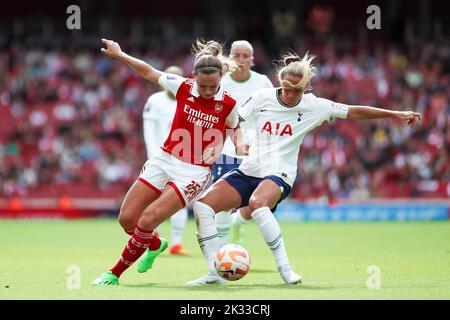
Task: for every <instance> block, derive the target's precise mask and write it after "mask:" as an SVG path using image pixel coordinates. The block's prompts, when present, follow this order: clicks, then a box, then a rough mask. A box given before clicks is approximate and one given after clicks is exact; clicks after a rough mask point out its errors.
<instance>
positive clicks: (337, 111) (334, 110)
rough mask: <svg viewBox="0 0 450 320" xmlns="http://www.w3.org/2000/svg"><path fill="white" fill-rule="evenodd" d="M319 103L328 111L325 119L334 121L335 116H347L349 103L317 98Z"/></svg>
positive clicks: (344, 117)
mask: <svg viewBox="0 0 450 320" xmlns="http://www.w3.org/2000/svg"><path fill="white" fill-rule="evenodd" d="M317 103H318V104H319V107H320V108H321V109H323V110H324V111H325V112H326V119H325V120H328V121H333V120H334V119H335V118H341V119H346V118H347V114H348V108H349V107H348V105H346V104H343V103H338V102H334V101H331V100H328V99H324V98H317Z"/></svg>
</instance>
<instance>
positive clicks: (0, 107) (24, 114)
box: [0, 39, 450, 201]
mask: <svg viewBox="0 0 450 320" xmlns="http://www.w3.org/2000/svg"><path fill="white" fill-rule="evenodd" d="M254 45H255V70H257V71H259V72H262V73H265V74H267V75H268V76H269V78H270V79H271V80H272V81H273V83H274V84H275V85H278V84H277V82H276V78H275V74H276V72H275V69H274V66H273V64H272V61H271V60H270V59H271V58H270V57H271V56H277V55H278V53H274V54H272V53H269V52H268V50H267V49H265V48H264V46H263V45H261V44H259V43H254ZM99 48H100V43H99V46H98V48H93V49H92V50H88V49H84V50H81V51H79V50H75V51H73V50H69V51H67V50H62V49H61V50H60V49H55V48H52V49H46V48H42V47H27V46H24V45H21V44H20V43H18V42H13V43H12V44H10V45H9V46H8V47H7V48H4V49H3V50H1V51H0V119H1V121H0V124H1V125H0V196H3V197H11V196H14V195H19V196H22V195H28V196H55V195H61V194H68V195H70V194H76V195H78V196H80V197H83V196H86V197H89V196H95V197H101V196H105V197H111V196H115V197H120V196H123V195H124V193H125V192H126V190H127V189H128V187H129V185H130V184H131V183H132V181H134V179H136V177H137V176H138V174H139V171H140V169H141V166H142V164H143V163H144V162H145V158H146V152H145V145H144V140H143V137H142V108H143V106H144V103H145V101H146V99H147V97H148V96H149V95H150V94H151V93H153V92H155V91H157V90H159V88H158V87H157V86H154V85H152V84H150V83H148V82H146V81H144V80H142V79H140V78H139V77H138V76H137V75H136V74H135V73H134V72H133V71H132V70H131V69H129V68H128V67H127V66H126V65H124V64H122V63H120V62H117V61H115V60H113V59H109V58H107V57H105V56H102V55H101V53H100V51H99ZM292 49H293V50H294V51H296V52H297V53H299V54H303V53H304V52H306V51H310V52H311V53H312V54H315V55H316V56H317V59H316V60H315V64H316V65H317V66H318V71H317V75H316V77H315V78H314V80H313V92H314V93H315V94H316V95H318V96H321V97H324V98H329V99H331V100H335V101H339V102H343V103H349V104H359V105H371V106H375V107H384V108H388V109H395V110H404V109H411V110H416V111H418V112H421V113H422V114H423V115H424V118H423V119H422V121H421V123H420V125H419V126H416V127H408V126H404V125H402V124H400V123H394V122H393V121H392V120H377V121H371V122H370V123H369V122H367V123H364V122H359V123H358V122H356V121H339V120H337V121H335V122H334V123H332V124H325V125H323V126H322V127H321V128H320V129H317V130H316V131H314V132H313V133H311V134H310V135H308V136H307V137H306V138H305V140H304V142H303V145H302V147H301V152H300V157H299V166H298V168H299V174H298V177H297V181H296V184H295V186H294V189H293V191H292V193H291V197H292V198H294V199H298V200H301V201H305V200H310V199H317V198H326V199H338V198H358V199H364V198H369V197H415V196H420V197H434V198H442V197H448V196H450V104H449V96H450V81H449V80H450V79H449V78H450V44H449V43H441V44H436V43H433V44H432V43H420V42H416V43H411V44H410V45H407V46H398V45H392V44H387V43H380V44H377V45H367V44H365V45H361V44H357V43H351V42H345V41H326V42H325V41H315V40H308V41H305V39H302V41H298V44H297V45H296V46H295V47H293V48H292ZM130 53H132V54H133V55H136V56H139V57H143V58H144V60H147V61H149V62H150V63H151V64H152V65H153V66H155V67H156V68H159V69H163V68H165V67H167V66H168V65H172V64H177V65H180V66H182V67H183V69H184V70H185V72H188V70H192V64H193V56H192V55H191V54H190V52H189V48H188V47H187V46H184V47H183V44H180V48H177V50H171V51H163V50H157V49H148V50H145V51H134V52H133V51H130ZM186 75H187V74H186Z"/></svg>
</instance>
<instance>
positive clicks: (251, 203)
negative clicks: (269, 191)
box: [248, 199, 269, 212]
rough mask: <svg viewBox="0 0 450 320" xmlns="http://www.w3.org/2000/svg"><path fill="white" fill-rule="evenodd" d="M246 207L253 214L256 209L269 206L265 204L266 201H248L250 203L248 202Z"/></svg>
mask: <svg viewBox="0 0 450 320" xmlns="http://www.w3.org/2000/svg"><path fill="white" fill-rule="evenodd" d="M248 206H249V207H250V210H251V211H252V212H253V211H255V210H256V209H259V208H263V207H268V206H269V204H268V203H267V201H264V200H260V199H250V201H249V202H248Z"/></svg>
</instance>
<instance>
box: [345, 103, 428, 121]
mask: <svg viewBox="0 0 450 320" xmlns="http://www.w3.org/2000/svg"><path fill="white" fill-rule="evenodd" d="M381 118H393V119H398V120H401V121H405V122H406V123H407V124H408V125H413V124H415V122H416V121H418V120H420V119H421V115H420V113H418V112H414V111H393V110H386V109H380V108H373V107H366V106H350V107H349V109H348V114H347V119H352V120H367V119H381Z"/></svg>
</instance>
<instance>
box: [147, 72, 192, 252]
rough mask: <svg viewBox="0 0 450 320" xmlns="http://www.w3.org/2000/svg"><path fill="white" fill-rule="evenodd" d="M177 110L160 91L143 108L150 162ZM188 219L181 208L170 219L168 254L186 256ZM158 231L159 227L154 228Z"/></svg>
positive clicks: (174, 102) (171, 97)
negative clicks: (185, 237) (184, 245)
mask: <svg viewBox="0 0 450 320" xmlns="http://www.w3.org/2000/svg"><path fill="white" fill-rule="evenodd" d="M164 72H165V73H168V74H174V75H177V76H180V77H182V76H183V70H182V69H181V68H180V67H177V66H170V67H168V68H167V69H165V70H164ZM176 109H177V99H176V98H175V96H174V95H173V93H172V92H170V91H168V90H162V91H159V92H156V93H154V94H152V95H151V96H150V97H149V98H148V100H147V102H146V103H145V106H144V111H143V113H142V118H143V120H144V140H145V147H146V149H147V159H148V160H151V159H152V158H153V157H154V156H155V155H156V154H157V153H158V152H159V149H160V148H161V147H162V146H163V144H164V141H165V140H166V139H167V136H168V135H169V132H170V128H171V126H172V120H173V117H174V115H175V110H176ZM187 219H188V210H187V208H183V209H181V210H180V211H178V212H177V213H175V214H174V215H173V216H171V217H170V224H171V226H172V241H171V247H170V250H169V252H170V254H179V255H188V254H189V252H188V251H186V250H184V249H183V246H182V244H181V243H182V241H183V233H184V229H185V227H186V222H187ZM155 231H159V227H158V228H155Z"/></svg>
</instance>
